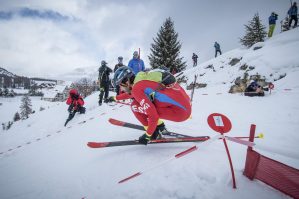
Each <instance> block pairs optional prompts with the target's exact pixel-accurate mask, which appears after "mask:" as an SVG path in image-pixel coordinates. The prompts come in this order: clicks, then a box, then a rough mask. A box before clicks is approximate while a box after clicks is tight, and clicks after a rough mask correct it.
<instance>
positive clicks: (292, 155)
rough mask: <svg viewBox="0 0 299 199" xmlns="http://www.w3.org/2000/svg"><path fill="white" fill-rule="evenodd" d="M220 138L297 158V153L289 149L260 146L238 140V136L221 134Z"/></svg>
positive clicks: (298, 157)
mask: <svg viewBox="0 0 299 199" xmlns="http://www.w3.org/2000/svg"><path fill="white" fill-rule="evenodd" d="M222 138H223V139H227V140H229V141H232V142H235V143H238V144H242V145H245V146H249V147H255V148H257V149H261V150H263V151H267V152H270V153H273V154H278V155H282V156H285V157H290V158H294V159H297V160H298V159H299V156H298V154H296V153H292V152H290V151H282V150H278V149H274V148H270V147H267V146H260V145H257V144H256V143H254V142H250V141H246V140H240V139H238V138H234V137H229V136H222Z"/></svg>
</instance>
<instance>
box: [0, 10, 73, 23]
mask: <svg viewBox="0 0 299 199" xmlns="http://www.w3.org/2000/svg"><path fill="white" fill-rule="evenodd" d="M15 16H17V17H23V18H32V19H44V20H53V21H66V20H72V17H69V16H65V15H62V14H60V13H59V12H56V11H53V10H37V9H31V8H20V9H18V10H14V11H0V20H1V19H2V20H12V19H13V17H15Z"/></svg>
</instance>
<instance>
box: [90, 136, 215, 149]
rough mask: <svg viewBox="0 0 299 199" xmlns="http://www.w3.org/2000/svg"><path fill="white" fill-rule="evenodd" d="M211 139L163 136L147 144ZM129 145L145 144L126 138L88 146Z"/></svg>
mask: <svg viewBox="0 0 299 199" xmlns="http://www.w3.org/2000/svg"><path fill="white" fill-rule="evenodd" d="M208 139H210V137H209V136H204V137H203V136H201V137H185V138H163V139H158V140H151V141H149V142H148V143H147V144H164V143H180V142H204V141H207V140H208ZM129 145H144V144H141V143H139V142H138V140H124V141H112V142H88V143H87V146H89V147H90V148H105V147H115V146H129Z"/></svg>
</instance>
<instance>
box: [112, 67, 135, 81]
mask: <svg viewBox="0 0 299 199" xmlns="http://www.w3.org/2000/svg"><path fill="white" fill-rule="evenodd" d="M132 76H134V73H133V71H132V69H130V68H129V67H128V66H122V67H120V68H119V69H117V70H116V71H115V73H114V78H113V84H114V86H117V85H119V84H121V83H122V82H123V83H125V82H126V81H128V79H130V78H131V77H132Z"/></svg>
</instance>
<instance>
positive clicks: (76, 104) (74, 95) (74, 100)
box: [64, 89, 86, 126]
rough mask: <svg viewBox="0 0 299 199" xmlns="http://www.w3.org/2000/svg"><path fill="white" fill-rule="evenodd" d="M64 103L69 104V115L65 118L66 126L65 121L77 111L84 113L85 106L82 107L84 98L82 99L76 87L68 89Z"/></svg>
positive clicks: (71, 117)
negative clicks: (67, 95)
mask: <svg viewBox="0 0 299 199" xmlns="http://www.w3.org/2000/svg"><path fill="white" fill-rule="evenodd" d="M66 104H67V105H69V107H68V112H69V117H68V118H67V120H66V122H65V124H64V126H66V125H67V123H68V122H69V121H71V120H72V119H73V118H74V116H75V114H76V113H77V112H79V113H80V114H84V113H85V110H86V109H85V107H83V105H84V100H83V99H82V97H81V96H80V94H79V93H78V91H77V90H76V89H71V90H70V91H69V97H68V98H67V100H66Z"/></svg>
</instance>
